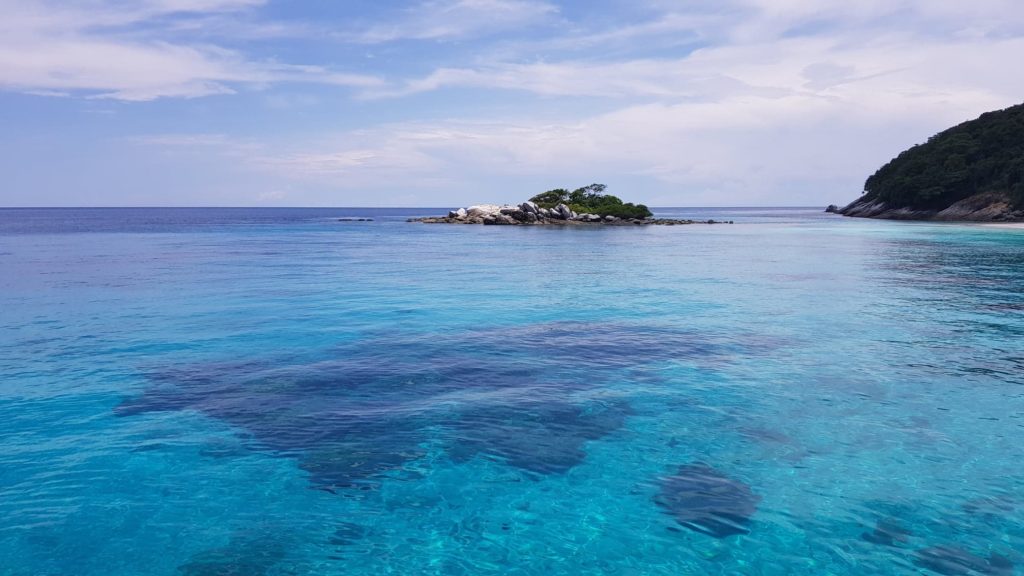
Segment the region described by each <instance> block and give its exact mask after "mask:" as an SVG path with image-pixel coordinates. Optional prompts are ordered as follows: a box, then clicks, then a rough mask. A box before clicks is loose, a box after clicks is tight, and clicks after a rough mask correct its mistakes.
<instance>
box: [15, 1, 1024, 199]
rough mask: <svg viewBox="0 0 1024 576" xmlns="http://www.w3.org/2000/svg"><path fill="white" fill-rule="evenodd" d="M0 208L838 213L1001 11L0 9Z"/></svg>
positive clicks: (965, 83)
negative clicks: (611, 208) (586, 194)
mask: <svg viewBox="0 0 1024 576" xmlns="http://www.w3.org/2000/svg"><path fill="white" fill-rule="evenodd" d="M0 14H3V17H2V18H0V205H3V206H436V207H454V206H464V205H468V204H474V203H482V202H498V203H501V202H518V201H522V200H524V199H526V198H528V197H530V196H532V195H534V194H536V193H538V192H542V191H544V190H548V189H551V188H560V187H565V188H576V187H579V186H584V185H586V184H590V183H592V182H599V183H604V184H607V185H608V186H609V188H608V192H610V193H613V194H616V195H618V196H621V197H622V198H623V199H625V200H627V201H637V202H643V203H646V204H648V205H652V206H818V205H821V206H824V205H826V204H830V203H836V204H844V203H846V202H849V201H851V200H853V199H854V198H856V197H857V196H858V195H859V194H860V193H861V191H862V190H863V184H864V180H865V178H867V176H869V175H870V174H871V173H872V172H874V171H875V170H876V169H877V168H878V167H879V166H881V165H882V164H884V163H885V162H886V161H888V160H889V159H891V158H892V157H893V156H895V155H896V154H898V153H899V152H900V151H902V150H904V149H905V148H907V147H909V146H911V145H913V144H916V143H921V142H924V141H925V140H927V138H928V137H929V136H931V135H933V134H934V133H936V132H938V131H940V130H942V129H945V128H947V127H950V126H952V125H955V124H957V123H960V122H962V121H965V120H969V119H972V118H975V117H977V116H978V115H979V114H981V113H983V112H985V111H988V110H994V109H1000V108H1005V107H1007V106H1011V105H1014V104H1018V103H1020V102H1022V101H1024V74H1020V73H1019V66H1020V60H1021V57H1022V56H1024V4H1021V3H1020V1H1019V0H971V1H970V2H966V1H964V0H846V1H829V0H816V1H814V0H717V1H714V2H710V1H704V2H699V1H695V0H391V1H389V0H334V1H328V0H320V1H306V2H296V1H293V0H291V1H286V0H0Z"/></svg>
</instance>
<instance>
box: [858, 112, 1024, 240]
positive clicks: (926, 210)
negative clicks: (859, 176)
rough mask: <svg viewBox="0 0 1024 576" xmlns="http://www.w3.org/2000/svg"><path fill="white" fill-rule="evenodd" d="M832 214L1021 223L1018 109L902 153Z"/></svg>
mask: <svg viewBox="0 0 1024 576" xmlns="http://www.w3.org/2000/svg"><path fill="white" fill-rule="evenodd" d="M838 213H840V214H843V215H845V216H857V217H863V218H886V219H891V220H950V221H954V220H959V221H976V222H995V221H1024V104H1020V105H1017V106H1013V107H1010V108H1007V109H1005V110H1000V111H996V112H989V113H987V114H982V115H981V117H980V118H977V119H976V120H971V121H969V122H965V123H963V124H960V125H959V126H956V127H953V128H950V129H949V130H946V131H944V132H941V133H939V134H937V135H935V136H933V137H931V138H929V139H928V142H927V143H925V144H920V145H917V146H914V147H913V148H910V149H909V150H907V151H905V152H903V153H902V154H900V155H899V156H898V157H896V158H895V159H893V160H892V161H890V162H889V163H888V164H886V165H885V166H883V167H882V168H880V169H879V170H878V171H877V172H875V174H874V175H872V176H871V177H870V178H868V179H867V182H866V183H865V184H864V195H863V196H861V197H860V198H858V199H857V200H855V201H853V202H851V203H850V204H849V205H848V206H846V207H845V208H842V209H839V210H838Z"/></svg>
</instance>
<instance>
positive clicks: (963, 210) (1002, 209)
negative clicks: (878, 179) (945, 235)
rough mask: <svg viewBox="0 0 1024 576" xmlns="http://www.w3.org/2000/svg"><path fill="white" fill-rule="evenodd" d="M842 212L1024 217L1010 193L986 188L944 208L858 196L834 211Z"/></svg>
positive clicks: (972, 219) (943, 217) (988, 218)
mask: <svg viewBox="0 0 1024 576" xmlns="http://www.w3.org/2000/svg"><path fill="white" fill-rule="evenodd" d="M834 212H835V213H837V214H842V215H843V216H853V217H857V218H881V219H885V220H937V221H946V222H953V221H960V222H1015V221H1024V210H1020V209H1016V208H1015V207H1014V206H1013V203H1012V202H1011V200H1010V198H1009V196H1008V195H1007V194H1003V193H999V192H984V193H981V194H975V195H973V196H969V197H967V198H965V199H963V200H960V201H959V202H955V203H953V204H952V205H950V206H948V207H946V208H942V209H935V208H931V209H928V208H924V209H922V208H911V207H906V206H901V207H896V206H893V205H891V204H889V203H886V202H884V201H882V200H877V199H871V198H868V197H864V198H859V199H857V200H854V201H853V202H851V203H850V204H848V205H847V206H846V207H844V208H840V209H838V210H835V211H834Z"/></svg>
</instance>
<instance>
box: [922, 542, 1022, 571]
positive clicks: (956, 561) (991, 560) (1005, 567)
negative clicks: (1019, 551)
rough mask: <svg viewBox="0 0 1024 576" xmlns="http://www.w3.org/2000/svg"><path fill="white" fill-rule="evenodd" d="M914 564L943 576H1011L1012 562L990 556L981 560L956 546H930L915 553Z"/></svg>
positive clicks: (998, 556)
mask: <svg viewBox="0 0 1024 576" xmlns="http://www.w3.org/2000/svg"><path fill="white" fill-rule="evenodd" d="M914 564H915V565H916V566H917V567H919V568H924V569H925V570H931V571H932V572H935V573H937V574H942V575H943V576H972V575H975V574H984V575H988V576H1011V575H1012V574H1013V562H1011V561H1010V560H1009V559H1008V558H1006V557H1005V556H1001V555H999V554H992V555H991V556H989V557H988V558H982V557H981V556H978V555H976V554H973V553H971V552H968V551H967V550H964V549H963V548H960V547H958V546H932V547H931V548H925V549H924V550H919V551H918V552H917V555H916V558H915V559H914Z"/></svg>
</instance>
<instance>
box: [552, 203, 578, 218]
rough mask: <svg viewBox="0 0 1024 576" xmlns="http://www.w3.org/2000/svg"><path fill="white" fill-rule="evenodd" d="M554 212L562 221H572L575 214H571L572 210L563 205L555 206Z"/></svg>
mask: <svg viewBox="0 0 1024 576" xmlns="http://www.w3.org/2000/svg"><path fill="white" fill-rule="evenodd" d="M555 210H558V213H559V214H560V215H561V218H562V220H572V219H573V217H574V216H576V214H574V213H573V211H572V209H571V208H569V207H568V206H566V205H565V204H559V205H558V206H555Z"/></svg>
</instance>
